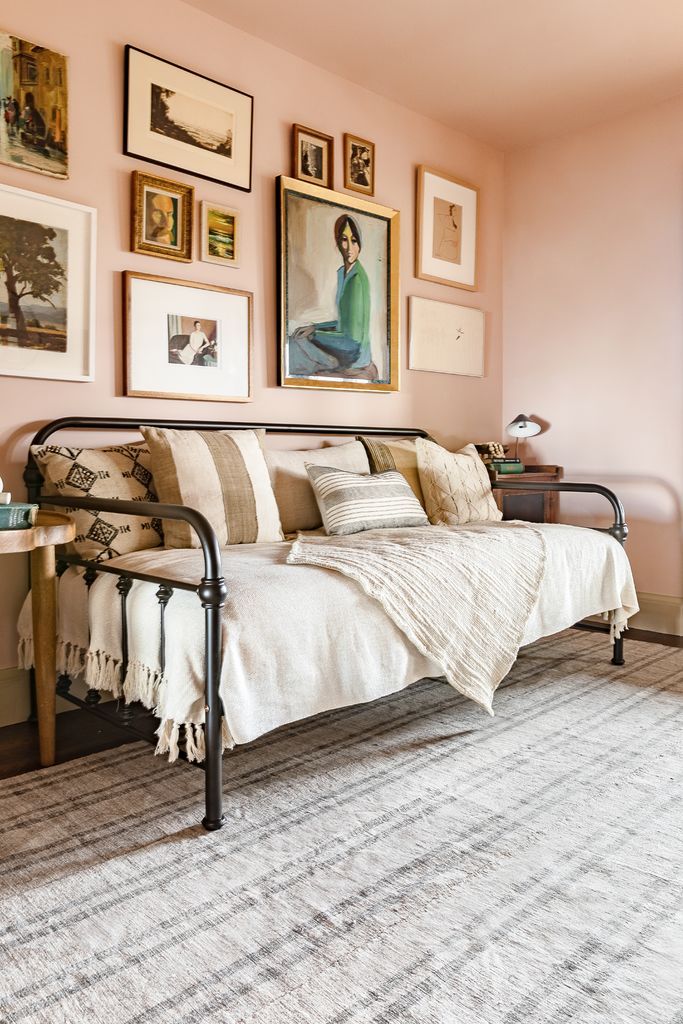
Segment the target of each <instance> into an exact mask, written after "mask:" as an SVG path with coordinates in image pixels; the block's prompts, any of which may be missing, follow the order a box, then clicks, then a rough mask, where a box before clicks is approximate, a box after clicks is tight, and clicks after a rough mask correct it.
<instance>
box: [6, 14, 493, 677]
mask: <svg viewBox="0 0 683 1024" xmlns="http://www.w3.org/2000/svg"><path fill="white" fill-rule="evenodd" d="M11 15H12V16H11V18H9V19H7V18H6V19H5V24H4V26H3V27H4V28H5V29H6V30H8V31H11V32H12V33H14V34H17V35H23V36H25V37H26V38H27V39H30V40H34V41H36V42H40V43H43V44H45V45H47V46H49V47H52V48H54V49H56V50H59V51H61V52H63V53H66V54H68V55H69V57H70V72H69V73H70V102H71V110H70V166H71V177H70V179H69V180H68V181H65V182H63V181H55V180H52V179H50V178H48V177H46V176H43V175H38V174H34V173H30V172H26V171H21V170H18V169H16V168H12V167H6V166H4V165H0V183H4V184H8V185H15V186H18V187H20V188H26V189H30V190H32V191H35V192H43V193H46V194H50V195H53V196H58V197H62V198H64V199H69V200H72V201H74V202H79V203H84V204H86V205H90V206H95V207H97V210H98V215H99V240H98V267H97V350H96V363H97V365H96V382H95V383H93V384H71V383H60V382H52V381H40V380H20V379H12V378H7V377H0V467H1V470H2V473H3V476H5V477H6V480H7V485H8V486H10V487H11V488H12V489H13V490H14V491H15V492H16V495H17V496H19V495H21V494H22V493H23V492H22V484H21V469H22V466H23V463H24V460H25V457H26V448H27V443H28V440H29V438H30V436H31V435H32V433H33V432H34V430H35V429H36V427H37V426H38V425H39V424H41V423H43V422H45V421H46V420H49V419H53V418H55V417H58V416H64V415H67V414H79V413H80V414H83V415H88V414H90V415H93V414H99V415H101V414H109V415H119V416H137V415H139V416H140V417H141V418H142V417H144V416H145V415H147V416H149V415H155V416H168V417H172V416H177V417H205V418H208V419H243V420H249V419H257V420H258V419H262V420H272V421H278V420H280V421H290V422H295V421H300V422H320V423H326V422H327V423H349V424H356V423H358V424H365V425H373V424H380V425H381V424H384V425H392V426H393V425H397V426H398V425H419V426H423V427H425V428H427V429H428V430H430V431H431V432H433V433H434V434H435V435H436V436H437V437H439V438H441V439H443V440H444V441H445V442H462V441H465V440H468V439H473V440H482V439H489V438H491V437H495V436H496V434H497V433H498V430H499V422H500V402H501V291H502V280H501V274H502V266H501V240H502V188H503V158H502V155H501V154H500V153H498V152H496V151H495V150H493V149H491V148H489V147H487V146H484V145H482V144H480V143H477V142H475V141H473V140H471V139H469V138H467V137H466V136H463V135H461V134H458V133H456V132H453V131H450V130H449V129H446V128H444V127H443V126H442V125H440V124H438V123H436V122H434V121H430V120H428V119H426V118H424V117H421V116H419V115H417V114H415V113H413V112H411V111H409V110H406V109H404V108H402V107H399V106H397V105H396V104H394V103H391V102H389V101H388V100H385V99H382V98H381V97H379V96H377V95H375V94H373V93H370V92H368V91H367V90H364V89H362V88H360V87H358V86H356V85H352V84H351V83H349V82H347V81H344V80H343V79H341V78H338V77H336V76H334V75H331V74H328V73H326V72H325V71H322V70H320V69H319V68H316V67H314V66H313V65H311V64H308V63H306V62H304V61H302V60H300V59H298V58H296V57H293V56H292V55H291V54H289V53H286V52H284V51H283V50H279V49H277V48H274V47H272V46H270V45H268V44H266V43H263V42H261V41H259V40H257V39H255V38H253V37H251V36H248V35H245V34H243V33H241V32H239V31H237V30H234V29H232V28H230V27H229V26H227V25H225V24H224V23H222V22H220V21H217V20H214V19H213V18H211V17H209V16H207V15H204V14H202V13H200V12H198V11H197V10H195V9H193V8H191V7H189V6H186V5H185V4H183V3H179V2H176V0H163V2H162V0H146V2H145V3H144V4H142V3H140V0H118V2H117V3H116V5H115V8H112V9H111V11H108V13H106V14H105V13H104V11H103V12H102V13H101V14H100V15H99V17H98V5H96V4H95V5H94V4H92V3H90V2H86V0H69V3H66V4H61V5H57V6H56V5H55V4H54V2H53V0H25V2H24V3H22V4H21V5H15V6H14V7H13V8H12V12H11ZM125 43H132V44H133V45H135V46H138V47H140V48H141V49H144V50H149V51H150V52H152V53H155V54H158V55H159V56H162V57H165V58H167V59H169V60H171V61H175V62H177V63H180V64H183V65H185V66H187V67H188V68H191V69H194V70H197V71H200V72H202V73H203V74H205V75H208V76H209V77H212V78H216V79H218V80H220V81H225V82H226V83H227V84H232V85H235V86H237V87H238V88H241V89H243V90H245V91H247V92H251V93H253V94H254V97H255V131H254V178H253V191H252V192H251V193H250V194H246V193H242V192H237V191H234V190H230V189H227V188H224V187H221V186H220V185H215V184H212V183H210V182H206V181H202V180H200V179H194V178H192V177H191V176H189V175H180V174H177V173H176V172H174V171H170V170H169V171H167V172H165V171H164V169H161V168H159V169H158V173H159V174H162V175H164V174H165V173H166V174H167V176H168V177H169V178H175V179H178V180H183V181H187V182H189V183H192V184H194V185H195V188H196V193H197V195H196V198H197V200H201V199H213V200H214V201H218V202H224V203H226V204H230V205H235V206H237V207H238V209H240V210H241V211H242V213H243V224H244V236H243V262H242V267H241V269H239V270H224V269H222V268H218V267H215V266H211V265H210V264H206V263H198V262H195V263H193V264H189V265H179V266H177V265H175V264H173V263H171V262H169V261H167V260H159V259H155V258H153V257H147V256H136V255H133V254H131V253H130V252H129V251H128V247H129V238H128V236H129V216H130V211H129V190H130V174H131V171H132V170H134V169H135V168H136V167H140V168H143V169H144V168H145V167H147V169H148V170H150V171H152V172H154V168H153V167H152V165H145V164H144V162H142V161H138V160H132V159H130V158H128V157H125V156H123V155H122V152H121V149H122V143H121V139H122V131H123V126H122V122H123V113H122V97H123V46H124V44H125ZM295 121H298V122H300V123H303V124H306V125H310V126H312V127H316V128H319V129H320V130H321V131H324V132H327V133H329V134H331V135H334V136H335V139H336V141H337V146H336V158H337V162H336V167H335V182H336V183H337V185H339V183H340V182H341V181H342V169H341V151H342V146H341V137H342V133H343V132H344V131H351V132H354V133H356V134H358V135H360V136H363V137H366V138H369V139H372V140H374V141H375V143H376V145H377V181H376V199H377V202H379V203H384V204H386V205H389V206H393V207H395V208H397V209H399V210H400V211H401V217H402V224H401V234H402V245H401V286H402V298H401V319H402V328H401V334H402V348H401V373H402V386H401V391H400V393H399V394H390V395H357V394H354V393H346V394H345V393H332V392H325V391H320V392H304V391H295V390H290V389H288V390H282V389H278V388H277V386H276V358H277V356H276V353H277V345H276V300H275V266H276V260H275V219H274V206H275V201H274V195H275V189H274V178H275V176H276V175H277V174H281V173H285V174H288V173H290V131H291V125H292V122H295ZM419 163H427V164H432V165H434V166H436V167H443V168H444V169H445V170H449V171H451V172H452V173H454V174H457V175H458V176H462V177H463V178H466V179H469V180H471V181H474V182H476V183H477V184H478V185H479V186H480V188H481V219H480V227H481V234H480V239H479V244H480V250H479V252H480V268H481V271H480V274H481V276H480V291H479V292H477V293H474V294H470V293H468V292H464V291H458V290H455V289H451V288H447V287H443V286H439V285H431V284H428V283H427V282H423V281H417V280H416V279H415V278H414V277H413V258H414V256H413V246H414V242H413V239H414V208H415V201H414V190H415V167H416V165H417V164H419ZM125 269H131V270H140V271H144V272H147V273H158V274H165V275H168V276H172V277H184V278H186V279H188V280H200V281H206V282H210V283H224V284H227V285H229V286H232V287H236V288H245V289H249V290H251V291H253V292H254V298H255V303H254V315H255V323H254V328H255V331H254V340H255V360H254V374H253V393H254V401H253V402H252V403H251V404H250V405H229V404H220V403H208V402H206V403H204V402H202V403H193V402H181V401H153V400H144V399H129V398H124V397H122V396H121V392H122V365H121V364H122V359H121V344H122V340H121V277H120V272H121V271H122V270H125ZM410 294H414V295H424V296H430V297H434V298H440V299H443V300H446V301H450V302H459V303H462V304H464V305H476V306H478V307H480V308H482V309H484V310H485V311H486V313H487V354H486V376H485V378H484V379H483V380H473V379H471V378H466V377H454V376H450V375H442V374H431V373H420V372H415V371H413V372H411V371H408V370H407V369H406V366H407V358H406V346H405V327H406V320H407V296H408V295H410ZM2 583H3V587H2V595H1V596H0V668H2V667H4V666H12V665H14V664H16V658H15V652H14V646H15V640H14V621H15V618H16V613H17V610H18V607H19V604H20V601H21V599H22V596H23V593H24V592H25V585H26V581H25V562H24V560H23V559H22V558H19V557H13V558H7V557H5V558H3V561H2Z"/></svg>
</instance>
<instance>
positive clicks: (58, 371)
mask: <svg viewBox="0 0 683 1024" xmlns="http://www.w3.org/2000/svg"><path fill="white" fill-rule="evenodd" d="M96 223H97V211H96V210H93V209H91V207H89V206H79V205H77V204H76V203H67V202H65V201H64V200H63V199H53V198H52V197H51V196H42V195H38V194H37V193H35V192H25V191H23V190H22V189H18V188H11V187H10V186H9V185H2V186H0V375H3V376H9V377H44V378H48V379H50V380H76V381H91V380H94V375H95V365H94V351H95V344H94V342H95V234H96Z"/></svg>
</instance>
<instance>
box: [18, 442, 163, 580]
mask: <svg viewBox="0 0 683 1024" xmlns="http://www.w3.org/2000/svg"><path fill="white" fill-rule="evenodd" d="M31 454H32V455H33V458H34V459H35V460H36V463H37V464H38V468H39V469H40V472H41V473H42V474H43V480H44V483H43V488H42V493H43V494H44V495H45V497H49V495H51V494H55V495H59V496H60V497H63V498H64V497H70V498H119V499H121V500H122V501H156V500H157V496H156V494H155V491H154V483H153V481H152V471H151V460H150V454H149V448H147V446H146V445H144V444H143V443H142V442H141V441H138V442H137V443H136V444H121V445H114V446H112V447H110V448H61V447H58V446H56V445H52V444H47V445H33V446H32V448H31ZM60 511H62V509H60ZM63 511H66V512H68V513H69V515H70V516H71V517H72V519H73V520H74V522H75V524H76V538H75V540H74V541H73V542H72V543H71V544H68V545H67V548H66V549H67V550H68V551H69V552H70V553H71V554H76V555H78V556H79V557H80V558H88V559H95V560H96V561H98V562H102V561H106V560H107V559H109V558H116V556H117V555H125V554H128V553H129V552H130V551H141V550H142V549H143V548H155V547H158V546H159V545H160V544H162V543H163V533H162V529H161V520H160V519H142V518H138V517H137V516H122V515H113V514H112V513H111V512H89V511H86V510H85V509H73V508H67V509H64V510H63Z"/></svg>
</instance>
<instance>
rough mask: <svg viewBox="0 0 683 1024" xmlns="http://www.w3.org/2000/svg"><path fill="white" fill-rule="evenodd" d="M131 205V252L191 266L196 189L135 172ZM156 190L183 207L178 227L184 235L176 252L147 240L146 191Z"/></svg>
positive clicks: (173, 248) (192, 186)
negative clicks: (170, 197) (166, 194)
mask: <svg viewBox="0 0 683 1024" xmlns="http://www.w3.org/2000/svg"><path fill="white" fill-rule="evenodd" d="M131 180H132V203H131V224H130V235H131V239H130V247H131V251H132V252H137V253H142V254H143V255H145V256H159V257H160V258H161V259H164V260H175V261H176V262H178V263H191V262H192V229H193V225H194V185H183V184H182V182H180V181H170V180H169V179H168V178H159V177H157V175H155V174H147V173H146V172H145V171H133V174H132V179H131ZM146 188H153V189H157V190H158V191H159V192H167V193H169V194H170V195H171V196H173V197H175V198H176V199H178V201H179V203H180V204H181V216H180V217H179V218H178V219H179V227H180V230H181V232H182V234H181V238H182V244H181V245H179V246H178V248H175V247H173V246H167V245H155V244H154V242H150V241H148V240H147V239H146V238H145V208H144V207H145V203H144V198H145V189H146Z"/></svg>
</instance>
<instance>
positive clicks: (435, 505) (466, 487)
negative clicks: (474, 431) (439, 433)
mask: <svg viewBox="0 0 683 1024" xmlns="http://www.w3.org/2000/svg"><path fill="white" fill-rule="evenodd" d="M416 449H417V465H418V470H419V473H420V482H421V484H422V493H423V494H424V497H425V509H426V511H427V515H428V516H429V521H430V523H432V524H433V525H437V524H445V525H446V526H461V525H463V524H464V523H476V522H487V521H490V522H498V521H499V520H501V519H502V518H503V513H502V512H501V511H500V510H499V508H498V506H497V505H496V503H495V501H494V498H493V493H492V492H491V481H490V480H489V475H488V473H487V471H486V466H485V465H484V463H483V462H482V461H481V459H480V458H479V455H478V453H477V449H476V448H475V447H474V445H473V444H468V445H466V446H465V447H464V448H461V449H460V451H459V452H449V451H446V449H445V448H442V447H441V445H438V444H435V443H434V442H433V441H426V440H425V439H424V438H422V437H418V439H417V441H416Z"/></svg>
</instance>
